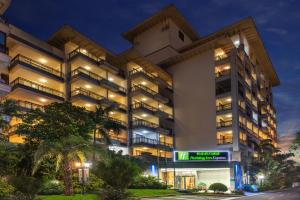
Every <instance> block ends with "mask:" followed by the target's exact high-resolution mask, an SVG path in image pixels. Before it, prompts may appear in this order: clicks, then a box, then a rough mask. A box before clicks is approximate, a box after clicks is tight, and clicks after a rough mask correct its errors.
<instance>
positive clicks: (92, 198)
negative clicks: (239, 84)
mask: <svg viewBox="0 0 300 200" xmlns="http://www.w3.org/2000/svg"><path fill="white" fill-rule="evenodd" d="M129 192H130V193H131V195H132V196H133V197H154V196H169V195H177V194H179V193H178V192H176V191H174V190H159V189H157V190H156V189H129ZM39 197H41V198H42V200H81V195H79V194H77V195H74V196H64V195H48V196H39ZM83 199H84V200H99V199H97V196H96V195H93V194H86V195H84V198H83Z"/></svg>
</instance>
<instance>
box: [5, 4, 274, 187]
mask: <svg viewBox="0 0 300 200" xmlns="http://www.w3.org/2000/svg"><path fill="white" fill-rule="evenodd" d="M123 36H124V38H125V39H127V40H128V41H130V42H131V43H132V47H131V48H130V49H128V50H126V51H125V52H123V53H121V54H119V55H115V54H113V53H111V52H110V51H108V50H107V49H105V48H104V47H102V46H100V45H99V44H97V43H95V42H94V41H92V40H91V39H89V38H88V37H86V36H84V35H83V34H81V33H79V32H78V31H76V30H74V29H73V28H71V27H69V26H63V27H62V28H61V29H59V30H58V31H57V32H55V33H54V34H53V35H52V36H51V37H50V38H49V40H48V41H41V40H39V39H37V38H35V37H34V36H32V35H30V34H28V33H26V32H24V31H23V30H20V29H19V28H17V27H15V26H14V25H11V24H9V23H8V22H7V21H5V20H3V19H2V21H1V22H0V43H1V44H0V51H1V52H0V64H1V66H0V73H1V83H0V90H1V95H2V96H4V97H6V98H11V99H15V100H17V102H18V103H19V105H20V106H21V107H23V108H24V109H32V108H39V107H42V106H44V105H47V104H50V103H52V102H63V101H71V102H72V103H73V104H74V105H77V106H82V107H85V108H86V109H88V110H91V111H92V110H95V108H96V106H99V105H100V106H102V107H110V108H111V109H112V110H111V111H110V113H109V119H110V120H113V121H115V122H117V123H119V124H120V125H121V127H122V131H121V133H120V134H115V133H113V132H112V133H111V134H110V137H111V144H110V146H109V148H110V149H114V150H122V151H123V153H124V154H129V155H132V156H138V157H142V158H144V159H145V160H147V161H149V163H151V167H152V170H151V173H153V174H154V175H157V176H158V177H159V179H160V180H162V181H164V182H167V183H168V184H169V185H172V187H174V188H177V189H191V188H195V187H196V186H197V184H198V183H199V182H204V183H206V184H207V185H209V184H211V183H213V182H222V183H224V184H226V185H227V186H228V187H231V189H238V188H240V186H241V184H242V182H243V181H244V182H247V166H248V162H249V160H251V159H255V157H256V156H257V154H256V148H257V145H258V143H259V142H260V141H261V140H263V139H271V140H272V141H273V144H274V145H277V143H276V141H277V134H276V110H275V108H274V106H273V97H272V87H274V86H277V85H279V79H278V77H277V75H276V72H275V70H274V68H273V65H272V63H271V60H270V58H269V56H268V54H267V52H266V49H265V47H264V45H263V42H262V40H261V38H260V36H259V33H258V32H257V29H256V26H255V23H254V21H253V19H252V18H246V19H243V20H241V21H238V22H236V23H234V24H231V25H229V26H227V27H224V28H222V29H220V30H218V31H216V32H214V33H211V34H209V35H207V36H200V35H198V33H197V32H196V31H195V30H194V29H193V27H191V25H190V24H189V23H188V22H187V21H186V20H185V18H184V17H183V16H182V15H181V14H180V13H179V11H178V10H177V9H176V8H175V7H174V6H167V7H165V8H164V9H162V10H161V11H159V12H157V13H155V14H154V15H153V16H151V17H149V18H148V19H146V20H145V21H143V22H141V23H139V24H138V25H136V26H135V27H133V28H132V29H130V30H129V31H127V32H126V33H124V34H123ZM18 123H21V122H20V120H18V119H13V120H12V122H11V124H12V128H11V130H10V131H8V132H6V133H2V134H4V135H5V137H6V138H8V139H9V141H10V142H14V143H19V142H22V141H23V139H24V138H23V136H19V135H16V134H14V130H15V129H14V127H15V126H16V125H17V124H18ZM100 139H101V138H100V136H99V140H100ZM174 150H176V151H180V152H181V153H182V152H187V153H191V152H192V151H199V152H202V153H203V152H207V151H209V152H223V153H224V152H225V153H227V154H226V155H227V157H226V160H223V161H221V160H219V161H213V160H212V161H208V160H202V161H195V160H194V161H191V160H186V161H184V162H177V161H178V160H177V159H176V158H174V155H175V153H173V152H174ZM174 160H175V162H173V161H174Z"/></svg>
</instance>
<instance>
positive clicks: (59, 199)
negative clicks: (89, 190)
mask: <svg viewBox="0 0 300 200" xmlns="http://www.w3.org/2000/svg"><path fill="white" fill-rule="evenodd" d="M39 197H41V198H42V200H81V195H80V194H76V195H74V196H64V195H47V196H39ZM82 199H84V200H98V199H97V196H96V195H94V194H85V195H84V197H83V198H82Z"/></svg>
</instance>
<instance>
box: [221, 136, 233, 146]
mask: <svg viewBox="0 0 300 200" xmlns="http://www.w3.org/2000/svg"><path fill="white" fill-rule="evenodd" d="M217 144H219V145H220V144H232V138H223V139H217Z"/></svg>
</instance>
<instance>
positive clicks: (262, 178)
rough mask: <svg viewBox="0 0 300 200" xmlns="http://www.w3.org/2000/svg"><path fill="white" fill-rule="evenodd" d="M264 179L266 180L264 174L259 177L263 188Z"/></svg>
mask: <svg viewBox="0 0 300 200" xmlns="http://www.w3.org/2000/svg"><path fill="white" fill-rule="evenodd" d="M264 178H265V176H264V175H263V174H262V175H259V176H258V180H259V184H260V187H261V186H262V184H263V180H264Z"/></svg>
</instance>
